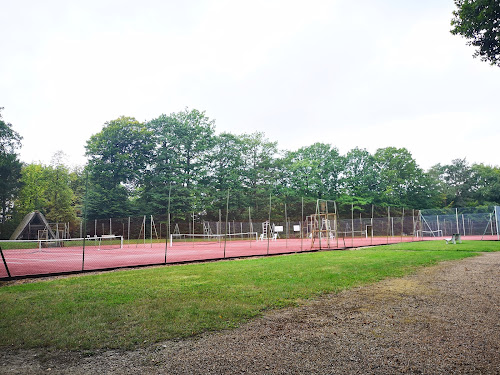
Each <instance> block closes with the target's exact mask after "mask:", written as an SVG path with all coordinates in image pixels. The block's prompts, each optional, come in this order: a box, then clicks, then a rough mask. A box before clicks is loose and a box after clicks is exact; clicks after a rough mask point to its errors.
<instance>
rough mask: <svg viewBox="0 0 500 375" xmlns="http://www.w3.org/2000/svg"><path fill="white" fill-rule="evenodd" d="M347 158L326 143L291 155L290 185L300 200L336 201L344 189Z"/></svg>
mask: <svg viewBox="0 0 500 375" xmlns="http://www.w3.org/2000/svg"><path fill="white" fill-rule="evenodd" d="M344 162H345V160H344V158H343V157H342V156H341V155H340V154H339V152H338V150H337V149H336V148H335V147H332V146H331V145H329V144H325V143H315V144H313V145H311V146H307V147H302V148H299V149H298V150H296V151H291V152H288V153H287V155H286V156H285V158H284V166H283V167H284V168H285V169H286V170H287V174H288V176H289V177H288V181H289V185H290V187H291V188H292V190H294V191H295V192H296V193H297V194H299V196H312V197H316V198H322V199H336V198H338V196H339V194H340V189H341V173H342V171H343V169H344Z"/></svg>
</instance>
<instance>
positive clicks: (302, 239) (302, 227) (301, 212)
mask: <svg viewBox="0 0 500 375" xmlns="http://www.w3.org/2000/svg"><path fill="white" fill-rule="evenodd" d="M300 215H301V216H300V251H303V248H302V245H303V242H304V234H303V231H304V197H302V205H301V211H300Z"/></svg>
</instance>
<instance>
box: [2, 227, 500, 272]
mask: <svg viewBox="0 0 500 375" xmlns="http://www.w3.org/2000/svg"><path fill="white" fill-rule="evenodd" d="M462 239H464V240H481V239H484V240H497V236H484V237H482V236H462ZM422 240H444V237H442V238H438V237H426V238H424V239H422V238H416V237H410V236H408V237H406V236H399V237H373V238H345V239H343V238H339V239H338V240H337V239H330V240H329V241H327V240H326V239H323V240H322V242H321V250H327V249H330V250H336V249H338V250H341V249H348V248H357V247H364V246H374V245H385V244H392V243H399V242H412V241H422ZM0 245H1V244H0ZM314 250H320V243H319V240H317V239H316V240H315V244H314V246H313V247H312V248H311V240H310V239H277V240H269V241H267V240H263V241H256V240H232V241H227V242H226V244H225V245H224V242H222V241H221V242H204V241H196V242H174V243H173V245H172V246H171V245H170V244H168V246H167V248H166V249H165V242H162V243H158V242H157V243H154V242H153V243H141V244H125V245H123V248H117V246H109V247H106V246H101V247H100V248H99V247H98V246H92V245H87V246H86V247H85V251H83V247H82V246H72V247H68V246H66V247H54V248H50V247H46V248H38V249H12V250H3V256H4V260H2V262H1V264H0V278H3V279H6V278H8V277H9V275H8V273H7V269H6V267H5V264H6V265H7V267H8V270H9V272H10V276H11V277H26V276H39V275H50V274H61V273H74V272H81V271H95V270H106V269H114V268H122V267H136V266H146V265H160V264H173V263H183V262H193V261H206V260H221V259H230V258H238V257H249V256H266V255H277V254H290V253H296V252H306V251H314Z"/></svg>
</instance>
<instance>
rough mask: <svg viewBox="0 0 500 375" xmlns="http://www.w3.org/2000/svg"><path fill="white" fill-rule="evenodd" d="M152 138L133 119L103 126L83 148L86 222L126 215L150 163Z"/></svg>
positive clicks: (146, 130) (123, 118)
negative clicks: (86, 201) (87, 189)
mask: <svg viewBox="0 0 500 375" xmlns="http://www.w3.org/2000/svg"><path fill="white" fill-rule="evenodd" d="M151 140H152V134H151V132H150V131H149V129H148V128H147V126H146V125H145V124H143V123H140V122H139V121H137V120H136V119H135V118H133V117H125V116H122V117H119V118H118V119H116V120H112V121H109V122H106V123H105V124H104V126H103V129H102V130H101V131H100V132H99V133H97V134H95V135H93V136H92V137H90V139H89V140H88V141H87V145H86V155H87V157H88V165H87V171H88V174H89V176H90V177H89V191H88V193H87V194H88V195H87V197H88V218H89V219H93V218H102V217H110V216H113V217H117V216H118V217H120V216H126V215H128V214H130V210H131V199H132V198H133V197H134V195H135V194H136V190H137V189H138V188H140V186H141V185H142V184H143V183H144V177H145V175H146V172H147V170H148V168H149V166H150V163H151V156H152V150H153V147H154V143H153V142H152V141H151Z"/></svg>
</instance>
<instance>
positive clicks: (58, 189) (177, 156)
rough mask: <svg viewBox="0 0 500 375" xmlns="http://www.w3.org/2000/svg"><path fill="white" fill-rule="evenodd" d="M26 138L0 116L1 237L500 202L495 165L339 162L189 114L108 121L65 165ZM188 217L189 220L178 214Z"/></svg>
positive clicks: (370, 158)
mask: <svg viewBox="0 0 500 375" xmlns="http://www.w3.org/2000/svg"><path fill="white" fill-rule="evenodd" d="M21 141H22V138H21V136H20V135H19V134H18V133H17V132H15V131H14V130H13V128H12V125H11V124H9V123H6V122H4V121H3V120H2V118H1V112H0V192H1V193H0V199H1V216H0V220H1V229H0V230H1V233H0V235H1V236H2V237H8V236H9V235H10V233H11V232H12V231H13V229H14V228H15V226H17V224H18V223H19V222H20V220H22V217H24V215H25V214H27V213H29V212H31V211H33V210H39V211H41V212H42V213H43V214H45V215H46V217H47V219H48V220H49V221H51V222H70V223H72V224H74V225H75V224H76V223H77V222H78V221H79V220H80V219H81V218H82V216H83V213H84V211H85V210H86V212H87V218H88V219H89V220H93V219H99V218H118V217H127V216H132V215H150V214H152V215H154V214H165V213H166V211H167V207H170V212H172V213H173V214H174V215H177V217H178V218H181V219H182V218H187V217H188V215H190V213H193V212H195V213H200V214H201V213H203V214H204V215H210V214H213V213H215V212H218V210H219V209H220V210H225V208H226V204H227V195H228V192H230V195H231V200H230V205H231V209H232V210H241V211H242V212H244V211H245V210H247V208H249V207H251V208H252V212H254V215H255V216H262V217H266V213H267V210H268V208H267V207H268V200H269V196H270V195H271V196H272V197H273V199H274V200H275V201H278V202H287V201H289V200H294V199H295V200H297V199H300V198H306V199H307V198H309V199H311V200H312V199H317V198H321V199H329V200H335V201H337V202H341V203H349V204H351V203H352V204H356V205H359V206H364V205H371V204H373V205H377V206H392V207H394V206H397V207H407V208H417V209H423V208H443V207H466V206H482V205H492V204H500V168H499V167H497V166H488V165H484V164H472V165H470V164H469V163H468V162H467V161H466V160H465V159H457V160H454V161H452V162H451V163H450V164H446V165H441V164H437V165H435V166H433V167H432V168H430V170H428V171H424V170H423V169H422V168H420V167H419V166H418V164H417V162H416V161H415V160H414V159H413V157H412V155H411V153H410V152H409V151H408V150H407V149H405V148H397V147H386V148H380V149H378V150H377V151H376V152H375V153H373V154H372V153H370V152H368V151H367V150H365V149H360V148H354V149H352V150H350V151H349V152H347V153H346V154H345V155H342V154H340V152H339V150H338V149H337V148H336V147H334V146H332V145H331V144H329V143H320V142H318V143H314V144H312V145H310V146H306V147H301V148H299V149H297V150H293V151H290V150H280V149H279V148H278V143H277V142H275V141H271V140H269V139H267V138H266V136H265V134H263V133H258V132H255V133H250V134H238V135H237V134H232V133H226V132H223V133H219V134H217V133H216V129H215V121H214V120H211V119H210V118H209V117H207V115H206V114H205V112H202V111H198V110H196V109H191V110H190V109H185V110H183V111H180V112H177V113H171V114H170V115H161V116H159V117H158V118H155V119H153V120H150V121H145V122H140V121H137V120H136V119H135V118H133V117H125V116H123V117H120V118H117V119H115V120H112V121H109V122H106V123H105V124H104V126H103V128H102V130H101V131H100V132H99V133H97V134H94V135H92V136H91V137H90V139H88V140H87V142H86V156H87V158H88V162H87V164H86V165H85V166H84V167H79V168H74V169H70V168H69V167H68V166H66V165H65V163H64V154H62V153H60V152H59V153H56V154H55V155H54V157H53V159H52V162H51V163H50V164H49V165H43V164H41V163H32V164H23V163H21V162H20V161H19V158H18V155H17V151H18V150H19V148H20V147H21ZM183 216H184V217H183Z"/></svg>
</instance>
